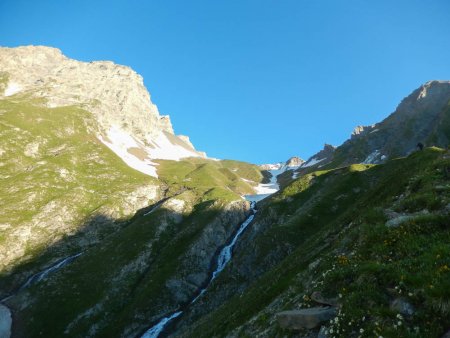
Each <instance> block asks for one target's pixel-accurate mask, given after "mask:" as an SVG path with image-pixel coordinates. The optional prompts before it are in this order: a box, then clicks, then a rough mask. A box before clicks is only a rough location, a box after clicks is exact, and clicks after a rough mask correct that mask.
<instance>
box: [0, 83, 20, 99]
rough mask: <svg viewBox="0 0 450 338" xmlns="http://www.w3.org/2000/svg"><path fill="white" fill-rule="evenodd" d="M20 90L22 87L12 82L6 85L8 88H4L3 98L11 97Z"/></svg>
mask: <svg viewBox="0 0 450 338" xmlns="http://www.w3.org/2000/svg"><path fill="white" fill-rule="evenodd" d="M21 90H22V87H21V86H20V85H19V84H17V83H14V82H10V83H8V87H6V89H5V92H4V93H3V95H4V96H11V95H14V94H16V93H18V92H20V91H21Z"/></svg>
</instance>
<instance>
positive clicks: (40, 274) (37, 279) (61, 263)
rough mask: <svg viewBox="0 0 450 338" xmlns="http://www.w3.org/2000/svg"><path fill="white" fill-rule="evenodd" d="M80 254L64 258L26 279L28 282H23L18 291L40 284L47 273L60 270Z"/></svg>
mask: <svg viewBox="0 0 450 338" xmlns="http://www.w3.org/2000/svg"><path fill="white" fill-rule="evenodd" d="M80 255H81V253H78V254H76V255H73V256H69V257H67V258H64V259H63V260H62V261H59V262H58V263H56V264H55V265H52V266H51V267H49V268H47V269H45V270H44V271H41V272H38V273H37V274H35V275H33V276H31V277H30V278H28V280H27V281H26V282H25V284H23V285H22V286H21V287H20V289H19V291H20V290H23V289H25V288H27V287H29V286H30V285H33V284H36V283H38V282H40V281H41V280H43V279H44V278H45V277H47V275H48V274H49V273H52V272H54V271H56V270H59V269H61V268H62V267H63V266H65V265H67V264H69V263H71V262H72V261H73V260H74V259H75V258H77V257H78V256H80Z"/></svg>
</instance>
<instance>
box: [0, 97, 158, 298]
mask: <svg viewBox="0 0 450 338" xmlns="http://www.w3.org/2000/svg"><path fill="white" fill-rule="evenodd" d="M95 124H96V122H95V120H94V119H93V118H92V115H91V114H90V113H89V112H87V111H85V110H83V109H81V108H79V107H76V106H69V107H60V108H46V107H43V106H42V105H41V102H39V101H36V100H35V99H32V98H30V97H29V96H27V95H16V96H12V97H10V98H8V99H3V100H0V155H1V159H0V165H1V174H0V175H1V180H0V196H1V207H0V226H1V234H0V276H1V277H2V278H3V280H2V281H0V285H2V286H3V287H5V285H4V281H5V279H4V278H10V277H11V278H13V279H14V282H12V281H11V280H10V282H12V284H10V285H9V283H8V285H9V286H8V287H7V288H6V289H2V290H1V291H3V292H2V293H4V292H7V291H9V289H10V288H14V286H16V285H17V283H20V280H22V279H23V278H24V277H25V276H24V275H21V274H18V273H17V271H16V270H14V268H15V267H17V265H18V264H23V263H25V262H27V261H31V260H33V262H34V263H33V266H27V267H24V269H26V270H27V271H26V274H28V275H29V274H30V273H31V272H33V271H35V269H36V268H37V267H38V266H39V265H40V263H39V264H37V263H38V262H36V261H34V260H35V259H36V257H37V256H39V255H41V254H42V253H44V252H45V251H46V249H47V248H48V247H50V246H52V247H53V253H52V255H51V256H52V257H46V258H43V261H42V262H41V263H48V261H49V260H53V259H55V258H58V257H59V258H60V257H64V256H65V255H67V254H68V253H69V252H74V251H81V250H83V248H84V247H86V246H89V245H93V244H95V243H97V242H98V241H100V240H101V239H102V238H103V237H104V236H106V235H107V234H109V233H111V232H113V231H115V230H116V229H117V228H118V227H119V225H118V224H115V222H114V221H115V220H120V219H122V218H126V217H130V216H132V215H133V214H134V213H135V212H136V211H137V210H138V209H140V208H143V207H145V206H148V205H149V204H153V203H154V202H155V201H157V200H158V199H159V198H161V196H162V195H163V193H162V189H161V184H160V183H159V182H158V181H157V180H155V179H153V178H152V177H149V176H147V175H144V174H141V173H139V172H137V171H135V170H133V169H131V168H129V167H128V166H127V165H126V164H125V163H123V162H122V160H121V159H120V158H118V157H117V156H116V155H115V154H114V153H112V152H111V151H110V150H109V149H107V148H106V147H105V146H103V145H102V144H101V143H100V142H99V141H98V140H97V139H96V138H95V136H94V135H92V134H90V133H89V132H88V131H87V130H88V128H90V127H94V128H95ZM87 224H89V227H87V226H86V225H87ZM75 235H76V236H75ZM56 243H58V246H55V244H56ZM13 270H14V272H15V276H11V275H10V274H11V273H12V271H13Z"/></svg>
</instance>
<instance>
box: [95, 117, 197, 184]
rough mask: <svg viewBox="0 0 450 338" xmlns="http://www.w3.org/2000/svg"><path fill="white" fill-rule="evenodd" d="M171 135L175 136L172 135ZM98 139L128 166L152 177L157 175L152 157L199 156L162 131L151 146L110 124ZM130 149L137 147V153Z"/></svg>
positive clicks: (166, 158)
mask: <svg viewBox="0 0 450 338" xmlns="http://www.w3.org/2000/svg"><path fill="white" fill-rule="evenodd" d="M173 137H176V136H175V135H173ZM98 139H99V140H100V141H101V142H102V143H103V144H104V145H106V146H107V147H108V148H109V149H111V150H112V151H113V152H114V153H115V154H116V155H117V156H119V157H120V158H121V159H122V160H123V161H124V162H125V163H126V164H127V165H128V166H130V167H131V168H133V169H136V170H138V171H140V172H142V173H144V174H147V175H150V176H153V177H158V174H157V173H156V166H157V165H158V164H157V163H154V162H152V161H151V160H152V159H161V160H175V161H179V160H180V159H182V158H186V157H201V155H199V154H198V153H197V152H195V150H192V151H191V150H189V149H187V148H185V147H183V146H181V145H179V144H174V143H172V142H171V141H170V140H169V138H168V136H167V135H166V134H165V133H164V132H159V134H158V136H157V137H156V138H155V139H154V140H153V141H152V142H151V143H152V147H148V146H146V145H144V144H143V143H142V142H141V141H139V140H137V139H136V138H134V137H133V136H131V135H129V134H128V133H127V132H125V131H123V130H121V129H120V128H118V127H116V126H112V127H111V128H110V129H109V130H108V132H107V135H106V137H103V136H102V135H98ZM180 141H182V140H181V139H180ZM132 149H138V151H139V154H136V153H134V152H133V151H131V150H132Z"/></svg>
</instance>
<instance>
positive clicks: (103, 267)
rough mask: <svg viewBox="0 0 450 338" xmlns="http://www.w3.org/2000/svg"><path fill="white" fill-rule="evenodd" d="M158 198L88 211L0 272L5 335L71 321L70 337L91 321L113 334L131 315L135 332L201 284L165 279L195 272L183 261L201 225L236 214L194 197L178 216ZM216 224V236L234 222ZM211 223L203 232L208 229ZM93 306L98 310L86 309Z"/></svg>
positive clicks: (59, 328) (49, 331)
mask: <svg viewBox="0 0 450 338" xmlns="http://www.w3.org/2000/svg"><path fill="white" fill-rule="evenodd" d="M166 200H167V199H165V200H164V201H160V202H158V203H156V204H154V205H152V206H149V207H146V208H143V209H141V210H139V211H137V212H136V214H135V215H134V216H133V217H131V218H130V219H128V220H120V221H118V220H114V219H111V218H110V217H108V216H106V215H95V216H93V217H92V218H90V219H89V220H87V221H86V222H85V223H84V224H82V225H80V226H79V228H78V231H77V233H75V234H73V235H71V236H68V237H66V238H63V239H62V240H60V241H59V242H57V243H55V244H53V245H51V246H49V247H48V248H47V249H45V250H43V251H42V252H40V253H39V254H38V255H36V256H35V257H34V258H32V259H30V260H29V261H27V262H25V263H23V264H20V265H18V266H16V267H15V268H14V269H13V270H12V271H11V273H9V274H8V275H7V276H6V275H4V276H2V277H0V294H1V296H2V297H1V298H4V297H7V296H8V295H12V297H11V298H9V299H7V300H5V301H4V304H5V305H7V306H8V307H9V308H10V309H11V310H12V312H13V337H34V336H39V334H40V332H43V334H44V335H45V336H46V337H59V336H61V335H62V334H64V331H65V330H67V329H68V328H69V323H73V322H76V323H75V324H74V325H73V326H72V327H71V328H69V331H68V332H69V333H68V334H69V335H72V336H83V335H86V333H87V332H88V331H89V330H91V329H92V328H93V327H96V325H97V324H98V323H99V324H98V325H103V324H105V326H104V327H100V329H99V330H100V331H98V334H96V336H119V335H121V334H123V330H124V328H125V327H128V326H130V325H131V324H133V323H134V321H136V326H137V327H136V328H134V329H133V330H132V331H130V332H127V333H126V335H127V336H136V335H137V334H138V333H139V332H142V330H144V329H146V328H148V327H149V326H150V324H151V323H152V322H153V321H155V320H157V319H158V318H160V317H161V316H162V315H164V314H165V313H167V312H170V311H172V310H173V309H176V308H178V307H179V306H181V305H182V304H183V303H185V302H186V301H187V300H189V299H191V297H192V296H193V295H195V294H196V292H198V288H199V287H200V286H201V285H198V284H196V283H194V284H192V283H191V284H189V283H185V284H182V285H181V287H180V288H178V289H179V290H180V292H179V293H180V294H181V296H180V295H179V294H178V295H177V288H176V287H175V288H174V286H173V285H172V286H170V287H169V286H168V284H167V281H168V280H172V281H182V282H184V281H185V280H186V276H188V273H189V272H190V269H194V270H195V269H197V270H198V269H199V268H198V266H196V264H197V263H196V262H193V263H192V264H193V265H192V266H188V267H185V266H183V265H185V264H186V262H189V255H188V254H187V253H188V252H190V251H189V250H191V249H192V248H193V247H194V246H195V245H198V243H200V244H201V243H202V241H203V239H202V236H204V233H205V229H206V228H207V227H208V226H209V225H211V226H212V225H214V224H216V223H217V220H218V219H219V221H220V222H219V223H223V220H222V219H221V217H223V218H224V219H225V220H228V219H232V218H233V217H232V216H233V215H234V216H236V215H235V212H234V211H230V212H229V214H228V216H226V217H225V216H223V213H222V211H223V210H222V209H221V208H218V207H215V203H214V201H205V202H201V203H199V204H197V205H196V206H195V207H194V209H193V210H192V212H191V214H190V215H182V214H180V213H178V212H174V211H173V210H169V209H166V208H164V207H163V206H162V204H163V202H165V201H166ZM230 217H231V218H230ZM214 222H216V223H214ZM219 223H217V224H219ZM237 223H238V222H237ZM223 226H224V230H223V231H225V232H224V234H223V235H222V236H226V238H228V236H229V234H231V233H233V231H234V227H235V226H236V224H234V222H231V221H230V222H229V224H228V223H227V224H225V225H223ZM105 229H110V230H111V231H110V232H105V231H104V230H105ZM213 229H214V226H212V228H211V229H210V230H209V231H208V233H212V234H214V231H212V230H213ZM100 230H102V231H100ZM99 234H100V235H99ZM214 236H216V235H215V234H214ZM226 238H224V239H220V241H225V240H226ZM219 243H220V242H219ZM208 245H210V244H208ZM219 246H220V245H219ZM212 250H213V251H212V252H211V253H210V254H208V255H210V257H212V256H213V255H214V252H215V253H216V254H217V250H218V249H217V246H213V247H212ZM80 253H81V255H78V254H80ZM209 261H210V259H208V262H209ZM52 267H56V268H54V269H52ZM49 268H50V271H48V270H46V269H49ZM209 269H211V266H210V264H208V266H207V268H206V271H209ZM46 271H48V273H47V272H46ZM43 272H45V273H44V274H43ZM194 272H195V271H194ZM206 274H207V272H206ZM41 277H42V278H41ZM24 285H25V287H24ZM181 291H183V292H181ZM180 297H181V298H180ZM183 297H186V299H187V300H186V301H183V299H182V298H183ZM98 304H100V305H104V306H105V308H104V309H101V310H98V309H97V310H98V311H97V312H95V311H93V312H92V313H89V311H91V310H92V309H94V310H95V307H96V306H97V305H98ZM86 311H87V312H86ZM86 313H88V314H86ZM79 315H81V317H80V318H78V319H76V320H75V321H74V319H75V318H76V317H77V316H79ZM25 318H26V320H25ZM136 318H137V319H136ZM104 320H107V321H108V322H103V321H104Z"/></svg>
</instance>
